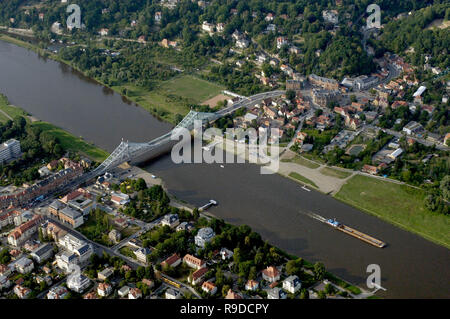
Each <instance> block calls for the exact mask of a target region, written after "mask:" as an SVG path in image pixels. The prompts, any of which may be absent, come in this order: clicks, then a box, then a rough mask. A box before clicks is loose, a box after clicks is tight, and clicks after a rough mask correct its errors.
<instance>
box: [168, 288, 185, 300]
mask: <svg viewBox="0 0 450 319" xmlns="http://www.w3.org/2000/svg"><path fill="white" fill-rule="evenodd" d="M164 296H165V297H166V299H180V298H181V292H180V291H179V290H176V289H173V288H169V289H167V290H166V292H165V294H164Z"/></svg>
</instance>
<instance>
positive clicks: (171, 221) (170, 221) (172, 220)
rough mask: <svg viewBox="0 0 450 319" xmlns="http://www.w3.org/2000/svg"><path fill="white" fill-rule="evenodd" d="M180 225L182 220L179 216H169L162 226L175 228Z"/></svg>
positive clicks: (164, 218) (163, 220) (162, 222)
mask: <svg viewBox="0 0 450 319" xmlns="http://www.w3.org/2000/svg"><path fill="white" fill-rule="evenodd" d="M179 224H180V219H179V218H178V215H177V214H167V215H165V216H164V217H163V219H162V220H161V225H163V226H169V227H170V228H174V227H176V226H178V225H179Z"/></svg>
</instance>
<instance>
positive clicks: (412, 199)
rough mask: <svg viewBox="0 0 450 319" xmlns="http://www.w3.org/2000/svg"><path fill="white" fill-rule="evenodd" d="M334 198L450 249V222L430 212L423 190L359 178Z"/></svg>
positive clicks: (447, 218) (343, 188) (449, 219)
mask: <svg viewBox="0 0 450 319" xmlns="http://www.w3.org/2000/svg"><path fill="white" fill-rule="evenodd" d="M335 197H336V198H337V199H339V200H341V201H343V202H346V203H348V204H350V205H352V206H355V207H357V208H359V209H362V210H364V211H366V212H368V213H371V214H373V215H375V216H378V217H380V218H381V219H384V220H386V221H388V222H390V223H392V224H394V225H396V226H399V227H402V228H403V229H406V230H409V231H411V232H414V233H416V234H418V235H420V236H422V237H425V238H427V239H428V240H431V241H433V242H435V243H438V244H440V245H443V246H445V247H447V248H450V232H449V231H448V230H449V229H450V218H449V217H448V216H444V215H440V214H435V213H432V212H429V211H428V210H427V209H426V208H425V207H424V204H423V199H424V197H425V192H424V191H422V190H419V189H415V188H412V187H409V186H406V185H400V184H395V183H391V182H386V181H382V180H378V179H375V178H371V177H366V176H361V175H356V176H354V177H352V178H351V179H349V180H348V181H347V183H346V184H345V185H344V186H343V187H342V188H341V190H340V191H339V192H338V193H337V194H336V195H335Z"/></svg>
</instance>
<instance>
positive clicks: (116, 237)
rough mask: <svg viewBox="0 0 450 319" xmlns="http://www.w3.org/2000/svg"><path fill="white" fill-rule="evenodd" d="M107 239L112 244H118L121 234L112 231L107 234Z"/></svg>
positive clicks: (114, 230)
mask: <svg viewBox="0 0 450 319" xmlns="http://www.w3.org/2000/svg"><path fill="white" fill-rule="evenodd" d="M108 238H109V239H110V240H111V241H112V242H113V243H116V244H117V243H118V242H120V239H121V238H122V234H121V233H120V231H118V230H117V229H113V230H111V231H110V232H109V234H108Z"/></svg>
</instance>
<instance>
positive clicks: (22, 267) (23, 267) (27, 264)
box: [14, 257, 34, 274]
mask: <svg viewBox="0 0 450 319" xmlns="http://www.w3.org/2000/svg"><path fill="white" fill-rule="evenodd" d="M14 266H15V267H16V271H17V272H19V273H21V274H28V273H29V272H31V271H32V270H33V269H34V264H33V261H32V260H31V259H28V258H27V257H22V258H20V259H19V260H17V261H16V262H15V264H14Z"/></svg>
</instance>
